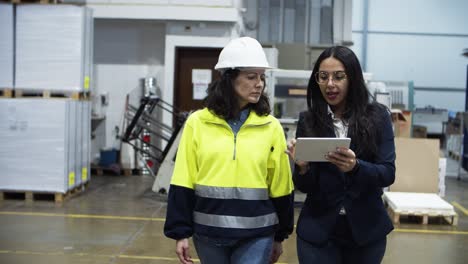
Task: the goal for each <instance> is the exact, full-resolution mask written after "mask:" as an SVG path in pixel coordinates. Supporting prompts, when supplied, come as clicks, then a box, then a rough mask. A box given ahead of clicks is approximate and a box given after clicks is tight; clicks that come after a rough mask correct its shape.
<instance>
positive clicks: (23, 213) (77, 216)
mask: <svg viewBox="0 0 468 264" xmlns="http://www.w3.org/2000/svg"><path fill="white" fill-rule="evenodd" d="M0 215H24V216H49V217H50V216H51V217H58V216H60V217H67V218H86V219H89V218H92V219H107V220H109V219H113V220H132V221H157V222H164V221H166V219H164V218H154V217H132V216H115V215H87V214H57V213H34V212H8V211H0Z"/></svg>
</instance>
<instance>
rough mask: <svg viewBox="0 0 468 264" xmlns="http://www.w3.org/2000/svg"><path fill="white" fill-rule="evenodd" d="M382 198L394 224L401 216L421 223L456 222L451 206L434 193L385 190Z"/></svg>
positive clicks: (455, 223)
mask: <svg viewBox="0 0 468 264" xmlns="http://www.w3.org/2000/svg"><path fill="white" fill-rule="evenodd" d="M383 200H384V202H385V203H386V205H387V208H388V212H389V214H390V216H391V218H392V221H393V223H394V224H395V225H398V224H400V222H401V219H402V218H405V219H408V220H417V222H418V223H420V224H423V225H427V224H428V223H429V222H431V223H432V222H435V221H438V222H444V221H445V222H447V223H448V224H450V225H454V226H456V225H457V224H458V215H457V213H456V212H455V210H454V208H453V206H452V205H451V204H449V203H448V202H446V201H444V200H443V199H442V198H441V197H440V196H438V195H437V194H434V193H411V192H385V193H384V195H383ZM413 222H414V221H413Z"/></svg>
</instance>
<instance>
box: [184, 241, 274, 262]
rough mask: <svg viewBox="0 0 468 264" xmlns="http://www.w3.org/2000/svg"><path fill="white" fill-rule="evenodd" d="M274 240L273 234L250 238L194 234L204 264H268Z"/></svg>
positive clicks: (196, 247) (198, 252)
mask: <svg viewBox="0 0 468 264" xmlns="http://www.w3.org/2000/svg"><path fill="white" fill-rule="evenodd" d="M273 240H274V236H273V235H271V236H267V237H258V238H250V239H227V238H213V237H207V236H201V235H197V234H195V235H194V236H193V243H194V245H195V249H196V250H197V254H198V257H199V258H200V261H201V263H203V264H210V263H213V264H220V263H222V264H267V263H268V262H269V260H270V255H271V251H272V248H273Z"/></svg>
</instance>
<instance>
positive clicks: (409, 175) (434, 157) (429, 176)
mask: <svg viewBox="0 0 468 264" xmlns="http://www.w3.org/2000/svg"><path fill="white" fill-rule="evenodd" d="M439 147H440V143H439V140H438V139H422V138H395V151H396V161H395V166H396V179H395V183H394V184H393V185H391V186H390V188H389V190H390V191H392V192H419V193H436V194H437V193H439Z"/></svg>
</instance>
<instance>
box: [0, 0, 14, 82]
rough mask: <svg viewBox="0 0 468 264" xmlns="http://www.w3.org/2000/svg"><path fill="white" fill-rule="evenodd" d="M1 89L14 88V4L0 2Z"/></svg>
mask: <svg viewBox="0 0 468 264" xmlns="http://www.w3.org/2000/svg"><path fill="white" fill-rule="evenodd" d="M0 32H1V37H0V89H4V88H7V89H12V88H13V5H12V4H7V3H0Z"/></svg>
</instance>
